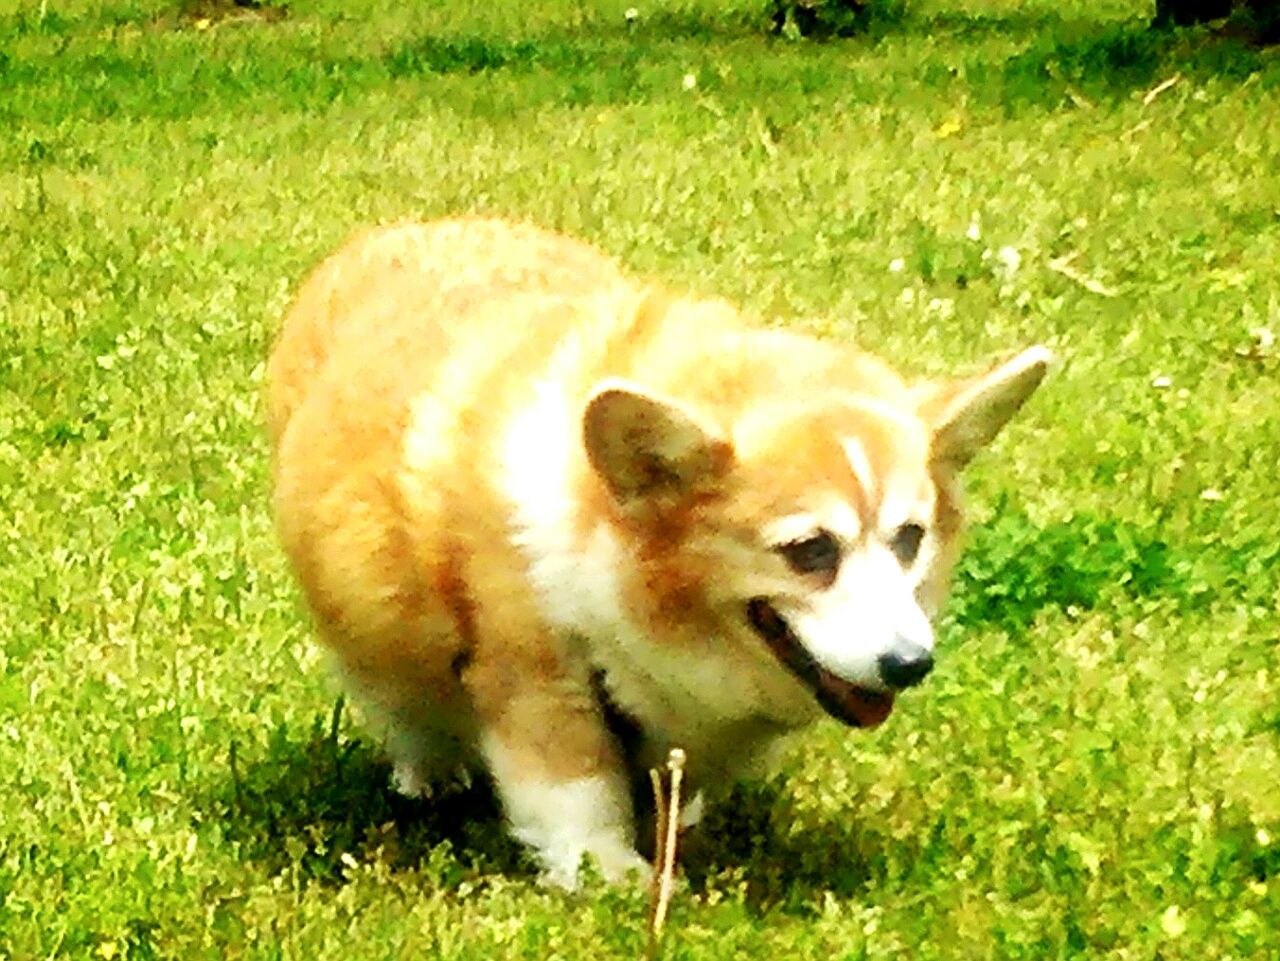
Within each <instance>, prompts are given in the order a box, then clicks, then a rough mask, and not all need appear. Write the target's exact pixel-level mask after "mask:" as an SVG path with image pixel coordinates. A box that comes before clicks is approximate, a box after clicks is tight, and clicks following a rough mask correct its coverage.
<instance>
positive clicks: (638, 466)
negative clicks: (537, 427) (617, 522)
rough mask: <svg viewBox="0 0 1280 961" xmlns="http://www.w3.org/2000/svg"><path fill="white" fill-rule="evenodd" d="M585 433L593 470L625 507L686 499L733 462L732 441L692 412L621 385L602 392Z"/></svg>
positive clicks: (591, 405) (590, 408)
mask: <svg viewBox="0 0 1280 961" xmlns="http://www.w3.org/2000/svg"><path fill="white" fill-rule="evenodd" d="M582 434H583V440H584V442H585V443H586V448H587V457H588V458H589V460H590V461H591V466H592V467H593V468H594V469H595V471H596V473H597V474H599V475H600V478H601V479H602V480H603V481H604V483H605V486H606V487H608V488H609V491H610V492H611V493H612V494H613V496H614V498H616V499H617V501H618V502H619V503H620V504H622V505H623V506H624V507H625V506H629V505H631V504H634V503H636V502H637V501H641V500H651V499H655V498H656V499H662V500H664V501H670V500H683V499H684V497H686V496H687V495H688V494H691V493H694V492H696V491H697V490H698V489H699V488H700V487H703V486H705V485H707V484H708V483H711V482H713V481H715V480H716V479H717V478H719V477H721V476H722V475H723V474H724V472H725V471H726V470H727V469H728V467H729V464H730V463H731V462H732V460H733V450H732V448H731V447H730V445H729V442H728V441H726V440H724V439H722V438H721V437H719V436H718V435H717V433H716V431H715V429H714V428H712V427H710V426H709V425H706V424H703V423H701V422H700V420H699V418H698V417H696V416H695V415H694V414H693V413H691V412H689V411H687V410H685V409H684V408H682V407H680V406H679V405H678V404H676V403H674V402H672V401H669V400H665V399H662V398H658V397H655V396H653V395H652V394H649V393H646V392H644V391H643V390H641V389H639V388H637V387H636V386H634V385H632V384H628V383H625V382H622V381H607V382H605V383H603V384H601V385H600V386H599V387H597V389H596V391H595V393H594V394H593V395H592V397H591V399H590V401H588V402H587V407H586V411H585V412H584V414H583V418H582Z"/></svg>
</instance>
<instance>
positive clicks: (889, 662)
mask: <svg viewBox="0 0 1280 961" xmlns="http://www.w3.org/2000/svg"><path fill="white" fill-rule="evenodd" d="M876 664H877V665H879V667H880V676H881V677H882V678H884V682H885V683H886V684H888V685H889V686H890V687H898V688H901V687H913V686H915V685H916V684H919V683H920V682H921V681H923V680H924V678H925V675H926V674H928V673H929V672H930V671H931V670H933V655H932V654H930V653H929V652H928V651H926V650H923V649H921V648H917V649H915V650H912V651H905V652H898V651H890V652H889V653H887V654H881V655H880V656H879V657H878V658H877V659H876Z"/></svg>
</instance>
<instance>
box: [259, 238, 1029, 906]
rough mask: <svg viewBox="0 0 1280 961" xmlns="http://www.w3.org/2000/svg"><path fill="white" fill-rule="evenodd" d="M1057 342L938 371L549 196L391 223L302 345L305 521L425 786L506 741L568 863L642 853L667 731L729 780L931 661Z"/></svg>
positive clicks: (382, 714) (286, 379)
mask: <svg viewBox="0 0 1280 961" xmlns="http://www.w3.org/2000/svg"><path fill="white" fill-rule="evenodd" d="M1049 361H1050V355H1049V352H1048V351H1047V350H1046V349H1045V348H1043V347H1031V348H1030V349H1027V350H1024V351H1022V352H1021V353H1019V354H1017V355H1016V356H1014V357H1013V358H1012V359H1011V360H1007V361H1005V362H1003V363H998V364H996V365H995V366H993V367H991V368H990V369H989V370H987V371H986V372H984V373H980V374H978V375H976V376H970V377H965V378H962V379H957V380H954V381H947V382H936V383H935V382H927V383H919V382H909V381H907V380H904V379H903V378H902V377H900V376H899V375H898V374H896V373H895V372H894V371H893V370H892V369H891V368H890V367H888V366H887V365H886V364H884V363H882V362H881V361H879V360H877V359H875V358H874V357H871V356H869V355H867V354H865V353H861V352H859V351H857V350H855V349H854V348H852V347H849V346H846V345H843V344H838V343H832V342H828V341H824V340H818V339H815V338H812V337H808V336H802V335H800V334H798V333H788V332H785V331H781V330H775V329H761V328H759V327H753V326H751V325H750V324H749V323H747V322H746V321H744V319H743V318H742V317H741V316H740V314H739V313H738V312H737V311H736V310H734V309H733V308H732V307H731V306H729V305H728V304H726V303H723V302H720V301H716V300H708V299H701V298H695V297H686V296H679V295H676V294H672V293H669V292H667V291H665V290H662V289H659V288H656V287H653V286H650V285H647V284H643V283H639V282H637V281H636V280H634V279H632V278H631V277H630V276H628V275H627V274H626V273H625V272H624V271H623V270H622V269H621V268H620V267H619V266H618V265H617V264H616V263H615V262H614V261H613V260H611V259H610V258H609V257H607V256H606V255H604V254H603V253H601V252H599V251H598V250H596V249H595V248H593V247H591V246H589V245H587V244H584V243H581V242H579V241H577V240H574V239H571V238H568V237H564V236H560V235H557V234H554V233H550V232H547V231H544V230H541V229H538V228H536V227H533V226H530V225H525V224H519V223H509V222H505V221H501V220H496V219H482V218H459V219H450V220H442V221H438V222H433V223H425V224H407V225H399V226H392V227H386V228H379V229H375V230H372V231H369V232H365V233H363V234H360V235H358V236H356V237H355V238H354V239H352V240H350V241H349V242H348V243H347V244H346V245H345V246H343V247H342V248H341V249H340V250H338V251H337V253H335V254H333V255H332V256H331V257H329V259H327V260H325V261H324V262H323V263H322V264H320V266H319V267H317V268H316V269H315V271H314V272H313V273H312V274H311V275H310V277H309V278H308V279H307V280H306V281H305V283H303V285H302V286H301V289H300V290H299V292H298V293H297V295H296V299H295V300H294V302H293V304H292V307H291V308H290V310H289V312H288V315H287V317H286V319H285V321H284V325H283V329H282V331H281V333H280V334H279V337H278V340H277V342H276V344H275V346H274V348H273V351H272V354H271V357H270V360H269V364H268V369H267V395H266V406H267V418H268V422H269V423H268V426H269V432H270V436H271V440H272V443H273V448H274V459H273V463H274V484H275V494H274V507H275V515H276V518H277V526H278V529H279V533H280V537H281V539H282V542H283V545H284V548H285V550H286V552H287V554H288V556H289V558H290V560H291V562H292V566H293V568H294V569H295V571H296V574H297V577H298V580H299V581H300V583H301V586H302V589H303V591H304V593H305V596H306V598H307V601H308V603H309V606H310V608H311V610H312V611H313V613H314V616H315V620H316V624H317V630H318V633H319V636H320V638H321V639H322V641H323V643H324V645H325V646H326V647H327V648H328V649H329V650H330V651H331V652H332V654H333V656H334V659H335V661H336V664H337V667H338V669H339V671H340V673H341V675H342V676H343V678H344V681H345V684H346V686H347V688H348V690H349V691H350V693H351V694H352V695H353V696H354V698H355V699H356V701H357V702H358V703H359V704H361V705H362V707H363V709H364V713H365V715H366V716H367V718H368V719H369V723H370V724H371V725H372V726H373V727H374V728H375V729H376V730H377V731H378V732H379V733H380V735H381V737H382V738H383V739H384V741H385V744H386V748H387V751H388V753H389V755H390V757H391V760H392V761H393V763H394V782H395V784H396V786H397V787H398V788H399V789H400V790H401V791H403V792H405V793H408V794H427V792H428V791H429V789H430V788H431V786H432V785H433V784H438V783H440V782H441V781H443V780H447V779H449V778H450V777H451V776H453V775H454V773H455V772H458V771H460V770H461V771H467V770H479V771H483V772H486V773H487V774H488V776H489V777H490V778H491V779H492V782H493V784H494V786H495V789H496V792H497V794H498V797H499V799H500V801H501V804H502V807H503V811H504V814H505V817H506V820H507V822H508V824H509V827H510V830H511V831H512V832H513V834H514V835H515V836H516V837H517V838H519V839H520V840H521V841H523V842H524V843H525V844H527V845H528V846H529V847H530V848H531V849H532V851H533V853H534V854H535V855H536V857H537V859H538V861H539V862H540V864H541V867H542V869H543V871H544V875H545V877H546V878H548V879H549V880H550V881H552V882H555V883H557V884H560V885H563V886H566V887H572V886H573V885H574V884H575V883H576V879H577V876H578V871H579V867H580V862H581V861H582V859H583V857H584V856H587V857H590V858H591V859H593V860H594V861H595V863H596V865H597V868H598V870H599V871H600V872H601V873H602V874H603V875H604V876H606V877H608V878H618V877H620V876H622V875H625V874H627V873H628V872H629V871H630V870H632V869H645V870H647V865H646V862H645V861H644V859H643V858H642V857H641V856H640V854H639V853H638V850H637V841H636V828H637V817H638V815H637V804H636V803H635V802H634V801H633V791H632V789H633V785H634V784H635V781H636V778H637V775H638V772H639V773H643V772H645V771H646V770H647V769H648V768H649V767H651V766H656V765H657V764H659V763H660V762H661V761H662V760H664V759H665V758H666V756H667V752H668V750H669V749H670V748H672V747H676V746H678V747H680V748H682V749H684V751H685V753H686V756H687V759H688V760H687V766H686V783H690V782H691V783H692V786H694V787H698V788H711V789H714V788H715V787H716V786H717V785H724V784H726V783H727V782H730V781H732V779H734V778H735V777H736V776H738V775H740V774H741V773H743V772H744V771H745V770H747V769H748V768H749V767H750V766H751V764H752V762H753V761H754V760H756V759H758V758H759V757H760V756H761V755H762V754H763V753H764V751H765V749H766V748H767V747H768V746H769V745H770V744H771V743H772V742H774V741H776V739H778V738H779V737H780V736H782V735H784V734H786V733H787V732H790V731H793V730H795V729H797V728H800V727H802V726H804V725H807V724H809V723H811V722H813V721H815V720H817V719H819V718H821V717H823V716H826V715H830V716H832V717H834V718H836V719H837V720H839V721H842V722H844V723H845V724H847V725H850V726H853V727H873V726H875V725H878V724H880V723H881V722H883V721H884V720H885V718H886V717H887V716H888V715H889V713H890V711H891V710H892V708H893V706H894V703H895V698H896V697H897V696H898V695H899V694H900V693H901V692H902V691H903V690H904V689H906V688H910V687H912V686H913V685H916V684H918V683H919V682H920V681H921V680H922V679H923V678H924V677H925V675H927V674H928V673H929V671H930V669H931V668H932V666H933V647H934V640H933V631H932V628H931V626H930V618H931V616H932V615H933V614H934V613H935V612H936V611H937V609H938V606H939V604H940V602H941V601H942V599H943V596H944V593H945V590H946V581H947V571H948V567H949V566H950V564H951V562H952V560H953V557H954V555H955V552H956V550H957V537H958V535H959V532H960V526H961V517H960V509H959V506H958V501H957V498H958V475H959V473H960V472H961V470H962V468H963V467H964V466H965V465H966V464H967V463H968V462H969V461H970V459H971V458H972V457H973V456H974V455H975V454H976V453H978V451H979V450H980V449H981V448H982V447H983V446H984V445H986V444H987V443H988V442H989V441H991V439H992V438H993V437H994V436H995V435H996V433H997V432H998V431H999V430H1000V429H1001V428H1002V427H1003V426H1004V424H1005V423H1006V422H1007V421H1008V420H1009V418H1010V417H1011V416H1012V415H1013V413H1014V412H1015V411H1016V410H1017V409H1018V408H1019V407H1020V406H1021V405H1022V403H1023V402H1024V401H1025V400H1026V399H1027V397H1028V396H1029V395H1030V394H1031V393H1032V392H1033V391H1034V390H1035V389H1036V387H1037V386H1038V385H1039V384H1040V382H1041V379H1042V378H1043V377H1044V375H1045V372H1046V368H1047V365H1048V364H1049ZM646 783H647V782H646Z"/></svg>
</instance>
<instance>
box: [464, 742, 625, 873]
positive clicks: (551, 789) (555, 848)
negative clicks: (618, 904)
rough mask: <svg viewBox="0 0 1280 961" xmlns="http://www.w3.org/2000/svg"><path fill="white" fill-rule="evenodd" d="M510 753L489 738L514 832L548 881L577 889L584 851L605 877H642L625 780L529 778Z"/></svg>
mask: <svg viewBox="0 0 1280 961" xmlns="http://www.w3.org/2000/svg"><path fill="white" fill-rule="evenodd" d="M512 753H513V752H510V751H508V750H506V749H505V748H503V747H502V745H501V744H499V743H498V742H497V741H496V740H495V739H492V738H488V739H486V743H485V754H486V755H487V756H488V758H489V764H490V770H491V771H492V772H493V776H494V781H495V783H496V784H497V788H498V793H499V795H500V796H501V798H502V804H503V809H504V810H505V812H506V816H507V821H508V822H509V823H510V825H511V832H512V834H514V835H515V836H516V837H517V838H519V839H520V840H521V841H523V842H524V843H525V844H527V845H529V846H530V847H531V848H533V850H534V853H535V854H536V855H537V857H538V861H539V863H541V865H542V869H543V879H544V880H545V881H546V882H547V883H548V884H552V885H555V886H556V887H561V888H566V889H569V890H572V889H573V888H575V887H577V884H578V867H579V865H580V864H581V863H582V858H583V855H588V856H590V857H591V859H592V860H593V861H594V862H595V863H596V866H597V867H598V869H599V871H600V873H601V875H603V876H604V878H605V879H606V880H609V881H617V880H621V879H622V878H624V877H626V875H627V874H628V873H630V872H632V871H639V872H640V876H641V877H645V876H647V874H648V871H649V870H650V869H649V864H648V862H647V861H645V860H644V858H642V857H640V855H639V854H638V853H637V852H636V850H635V848H634V847H633V845H632V838H633V836H634V832H635V827H634V818H633V814H632V811H631V801H630V798H629V797H628V795H627V791H626V786H625V785H624V784H623V783H622V779H621V778H617V777H610V776H609V775H607V774H595V775H591V776H588V777H580V778H574V779H572V780H567V781H549V780H546V779H541V778H536V777H530V776H529V775H528V774H527V773H525V772H522V771H521V770H520V768H521V767H525V765H520V764H519V763H518V762H517V761H516V759H515V758H514V757H513V756H512Z"/></svg>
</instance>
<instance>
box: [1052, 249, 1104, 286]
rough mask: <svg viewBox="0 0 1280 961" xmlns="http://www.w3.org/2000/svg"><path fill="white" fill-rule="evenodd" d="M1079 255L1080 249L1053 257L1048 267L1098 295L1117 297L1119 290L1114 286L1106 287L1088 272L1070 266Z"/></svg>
mask: <svg viewBox="0 0 1280 961" xmlns="http://www.w3.org/2000/svg"><path fill="white" fill-rule="evenodd" d="M1079 256H1080V251H1078V250H1073V251H1072V252H1071V253H1069V254H1063V255H1062V256H1061V257H1054V258H1053V259H1052V260H1051V261H1049V269H1050V270H1052V271H1053V272H1054V273H1055V274H1062V276H1063V277H1066V278H1067V279H1068V280H1071V281H1074V282H1075V283H1077V284H1079V285H1080V286H1081V287H1083V288H1084V289H1085V290H1087V291H1089V292H1090V293H1092V294H1097V295H1098V296H1100V297H1118V296H1120V292H1119V291H1118V290H1116V289H1115V288H1114V287H1108V286H1107V285H1106V284H1104V283H1103V282H1102V281H1100V280H1094V279H1093V278H1092V277H1090V276H1089V275H1088V274H1085V273H1081V272H1080V271H1079V270H1076V268H1074V267H1072V266H1071V262H1072V261H1073V260H1075V259H1076V258H1077V257H1079Z"/></svg>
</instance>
